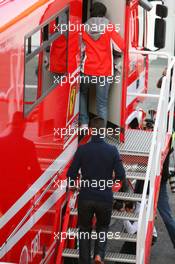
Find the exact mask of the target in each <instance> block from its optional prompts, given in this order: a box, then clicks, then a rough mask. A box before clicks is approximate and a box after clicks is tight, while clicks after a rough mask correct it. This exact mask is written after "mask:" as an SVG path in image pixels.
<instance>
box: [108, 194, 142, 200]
mask: <svg viewBox="0 0 175 264" xmlns="http://www.w3.org/2000/svg"><path fill="white" fill-rule="evenodd" d="M113 197H114V199H118V200H127V201H134V202H138V201H139V202H140V201H141V200H142V194H138V193H125V192H116V193H114V194H113Z"/></svg>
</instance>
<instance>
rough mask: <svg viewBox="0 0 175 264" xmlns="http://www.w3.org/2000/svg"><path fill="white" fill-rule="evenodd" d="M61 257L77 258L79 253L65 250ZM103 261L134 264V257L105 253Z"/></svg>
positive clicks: (75, 250)
mask: <svg viewBox="0 0 175 264" xmlns="http://www.w3.org/2000/svg"><path fill="white" fill-rule="evenodd" d="M63 257H67V258H78V257H79V252H78V250H77V249H68V248H66V249H65V250H64V251H63ZM105 261H111V262H116V261H117V262H120V263H125V264H127V263H136V256H134V255H128V254H120V253H112V252H107V253H106V257H105Z"/></svg>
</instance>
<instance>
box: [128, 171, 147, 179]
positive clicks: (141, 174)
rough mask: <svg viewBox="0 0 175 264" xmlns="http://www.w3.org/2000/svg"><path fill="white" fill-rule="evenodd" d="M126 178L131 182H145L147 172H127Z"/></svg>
mask: <svg viewBox="0 0 175 264" xmlns="http://www.w3.org/2000/svg"><path fill="white" fill-rule="evenodd" d="M126 178H127V179H130V180H145V178H146V172H132V171H131V172H127V171H126Z"/></svg>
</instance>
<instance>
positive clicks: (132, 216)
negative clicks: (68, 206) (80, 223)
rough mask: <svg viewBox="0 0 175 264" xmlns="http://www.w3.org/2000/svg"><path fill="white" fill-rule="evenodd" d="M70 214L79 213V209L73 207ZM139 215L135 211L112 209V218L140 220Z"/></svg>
mask: <svg viewBox="0 0 175 264" xmlns="http://www.w3.org/2000/svg"><path fill="white" fill-rule="evenodd" d="M70 214H71V215H77V209H72V210H71V212H70ZM138 217H139V215H138V214H135V213H127V212H119V211H117V210H113V211H112V218H113V219H120V220H130V221H138Z"/></svg>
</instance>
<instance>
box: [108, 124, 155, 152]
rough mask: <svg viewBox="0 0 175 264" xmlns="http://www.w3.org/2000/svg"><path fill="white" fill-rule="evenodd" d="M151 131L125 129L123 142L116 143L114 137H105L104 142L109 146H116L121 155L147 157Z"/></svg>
mask: <svg viewBox="0 0 175 264" xmlns="http://www.w3.org/2000/svg"><path fill="white" fill-rule="evenodd" d="M152 135H153V132H152V131H145V130H137V129H127V130H126V132H125V142H124V143H119V142H117V139H116V137H112V136H107V137H106V141H107V143H109V144H112V145H116V146H117V147H118V149H119V152H120V153H121V154H131V155H132V154H134V155H138V156H148V155H149V151H150V147H151V140H152Z"/></svg>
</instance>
